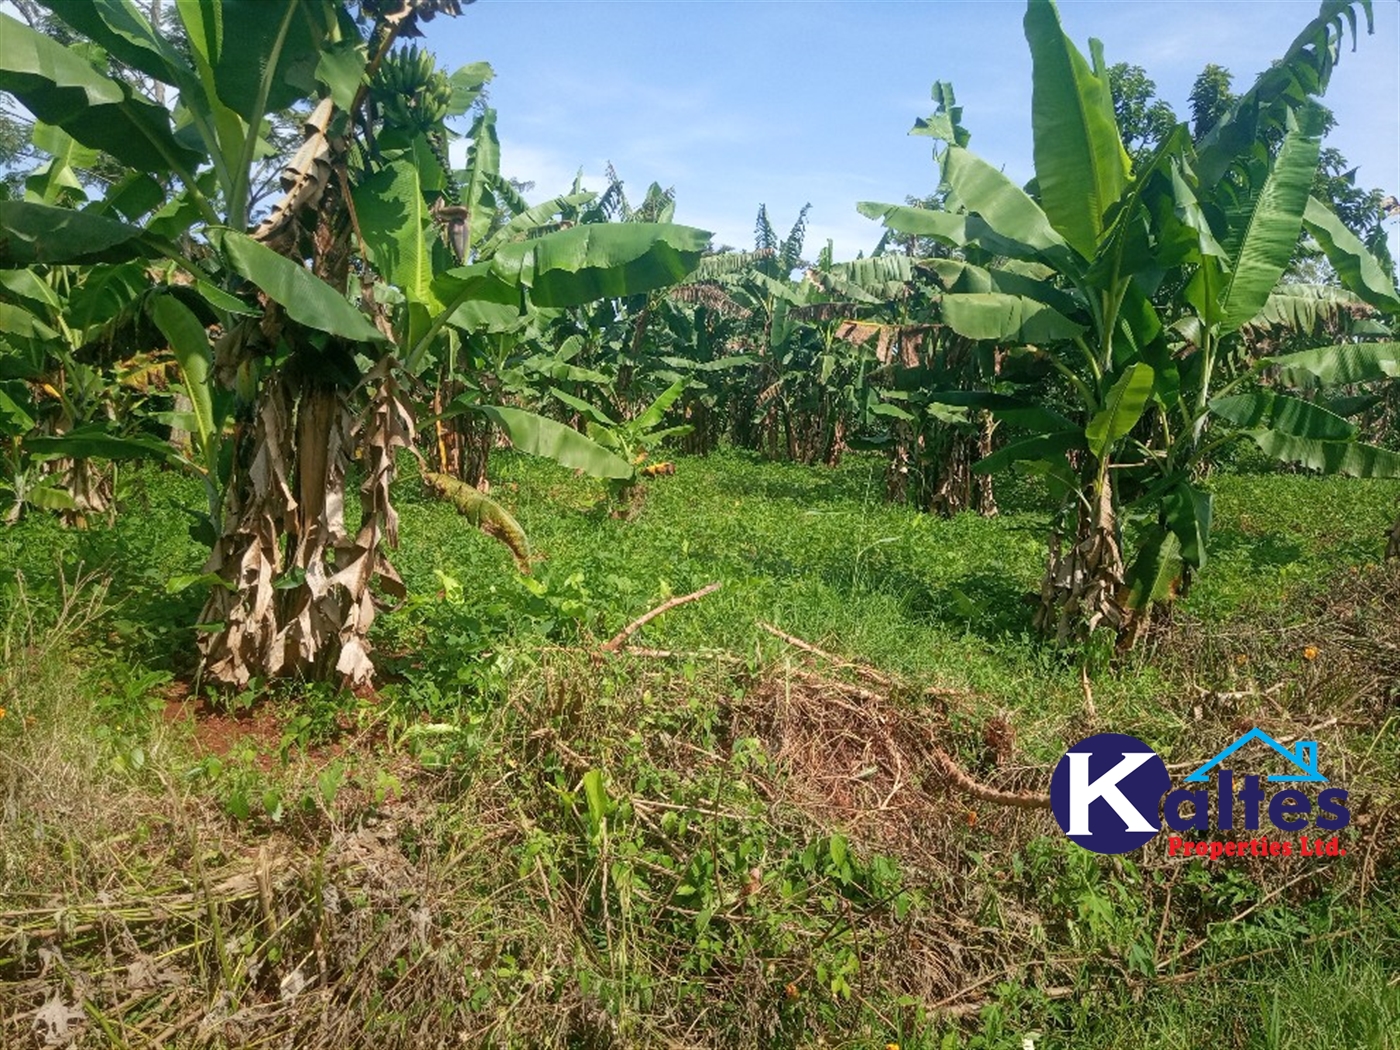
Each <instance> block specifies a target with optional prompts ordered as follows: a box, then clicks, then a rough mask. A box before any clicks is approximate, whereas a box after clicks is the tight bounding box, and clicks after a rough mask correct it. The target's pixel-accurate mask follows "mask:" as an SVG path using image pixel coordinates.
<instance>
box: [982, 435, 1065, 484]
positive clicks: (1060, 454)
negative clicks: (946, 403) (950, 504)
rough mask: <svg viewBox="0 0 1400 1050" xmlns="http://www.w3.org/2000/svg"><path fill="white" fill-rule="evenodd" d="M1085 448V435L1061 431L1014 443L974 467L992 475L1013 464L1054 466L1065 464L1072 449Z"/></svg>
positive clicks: (1003, 447)
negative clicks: (1029, 463)
mask: <svg viewBox="0 0 1400 1050" xmlns="http://www.w3.org/2000/svg"><path fill="white" fill-rule="evenodd" d="M1083 447H1084V435H1082V434H1081V433H1079V431H1077V430H1060V431H1056V432H1055V433H1053V434H1042V435H1040V436H1039V437H1033V438H1026V439H1025V440H1024V441H1013V442H1012V443H1011V444H1009V445H1004V446H1002V447H1001V448H999V449H997V450H996V451H995V452H993V453H992V454H991V455H990V456H986V457H984V458H983V459H979V460H978V461H977V462H976V463H974V464H973V465H972V469H973V471H974V472H975V473H978V474H991V473H993V472H995V471H998V470H1002V469H1004V468H1006V467H1009V466H1010V465H1011V464H1012V463H1028V462H1036V461H1041V460H1044V461H1046V462H1048V463H1050V464H1052V465H1054V464H1057V463H1063V462H1064V459H1065V454H1066V453H1067V452H1069V451H1070V450H1071V449H1076V448H1083Z"/></svg>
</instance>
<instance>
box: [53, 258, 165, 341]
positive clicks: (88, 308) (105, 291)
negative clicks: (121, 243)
mask: <svg viewBox="0 0 1400 1050" xmlns="http://www.w3.org/2000/svg"><path fill="white" fill-rule="evenodd" d="M150 288H151V278H150V274H149V272H148V267H147V264H146V263H144V262H141V261H138V260H134V259H133V260H132V261H131V262H124V263H111V264H107V263H101V264H98V265H96V266H91V267H88V269H87V270H86V272H85V273H84V274H83V281H82V283H81V284H80V285H78V286H77V287H76V288H73V289H72V290H71V291H70V292H69V293H68V312H67V321H68V324H69V325H71V326H72V327H74V328H76V329H78V330H79V331H83V330H87V329H92V328H96V327H98V326H100V325H106V324H110V323H111V321H112V319H113V318H115V317H118V316H120V315H121V314H123V313H124V312H125V311H127V310H128V309H130V308H131V307H132V305H133V304H135V303H136V302H137V301H138V300H140V298H141V297H142V296H143V295H145V294H146V293H147V292H148V291H150Z"/></svg>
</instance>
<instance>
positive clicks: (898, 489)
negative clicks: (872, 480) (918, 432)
mask: <svg viewBox="0 0 1400 1050" xmlns="http://www.w3.org/2000/svg"><path fill="white" fill-rule="evenodd" d="M893 431H894V433H893V437H894V451H893V453H891V455H890V462H889V465H888V466H887V467H886V468H885V500H886V501H887V502H889V503H902V502H904V500H905V499H906V498H907V497H908V494H909V472H910V471H911V470H913V469H914V468H913V462H914V457H915V453H916V452H917V442H918V439H917V438H916V437H915V435H914V428H913V427H911V426H910V425H909V424H908V423H906V422H905V421H904V420H902V419H901V420H898V421H896V422H895V425H894V428H893Z"/></svg>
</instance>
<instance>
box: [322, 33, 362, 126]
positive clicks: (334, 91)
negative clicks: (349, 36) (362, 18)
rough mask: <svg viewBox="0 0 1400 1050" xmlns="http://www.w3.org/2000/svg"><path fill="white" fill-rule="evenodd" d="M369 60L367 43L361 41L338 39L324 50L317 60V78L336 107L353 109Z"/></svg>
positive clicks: (342, 109) (347, 109)
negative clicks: (366, 49)
mask: <svg viewBox="0 0 1400 1050" xmlns="http://www.w3.org/2000/svg"><path fill="white" fill-rule="evenodd" d="M367 63H368V58H367V56H366V55H365V45H364V43H363V42H362V41H360V40H338V41H336V42H335V43H334V44H332V45H331V46H330V47H328V48H325V49H324V50H323V51H322V52H321V56H320V58H318V59H317V61H316V79H317V80H318V81H320V82H321V83H322V84H324V85H325V86H326V89H327V90H328V91H330V93H331V101H332V102H334V103H335V107H336V109H339V110H341V111H343V112H345V113H348V112H350V108H351V107H352V106H353V105H354V104H355V96H356V95H357V94H358V93H359V90H360V82H361V81H362V80H363V79H364V75H365V66H366V64H367Z"/></svg>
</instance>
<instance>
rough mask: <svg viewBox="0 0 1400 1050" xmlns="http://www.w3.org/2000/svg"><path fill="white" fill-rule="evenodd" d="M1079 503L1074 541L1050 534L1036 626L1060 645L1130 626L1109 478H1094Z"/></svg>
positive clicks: (1075, 518)
mask: <svg viewBox="0 0 1400 1050" xmlns="http://www.w3.org/2000/svg"><path fill="white" fill-rule="evenodd" d="M1082 495H1083V499H1082V500H1079V501H1077V502H1076V507H1075V513H1074V523H1075V531H1074V540H1073V542H1072V544H1071V545H1070V546H1069V547H1068V548H1066V547H1065V538H1066V537H1065V536H1064V534H1063V533H1062V532H1061V531H1059V530H1056V531H1055V532H1054V533H1053V534H1052V535H1051V538H1050V561H1049V565H1048V566H1047V567H1046V570H1045V577H1044V579H1043V580H1042V582H1041V586H1040V605H1039V608H1038V609H1037V610H1036V615H1035V626H1036V628H1037V629H1038V630H1039V631H1041V632H1042V633H1044V634H1046V635H1053V636H1054V638H1055V641H1056V642H1057V643H1064V642H1067V641H1069V640H1071V639H1078V638H1084V637H1087V636H1088V635H1089V634H1091V633H1092V632H1093V631H1094V630H1096V629H1098V628H1099V627H1111V628H1112V629H1113V630H1114V631H1115V632H1119V633H1120V634H1121V632H1123V631H1124V629H1125V628H1126V627H1128V626H1129V621H1130V620H1131V617H1132V613H1131V611H1130V610H1129V609H1128V608H1127V607H1126V606H1125V605H1124V604H1123V603H1122V601H1121V600H1120V595H1121V594H1122V593H1123V587H1124V584H1123V577H1124V564H1123V552H1122V548H1121V546H1120V544H1119V539H1118V523H1117V516H1116V512H1115V510H1114V507H1113V487H1112V482H1111V481H1110V479H1109V478H1108V477H1107V476H1104V477H1103V478H1102V479H1101V480H1100V479H1096V480H1095V481H1094V482H1093V483H1092V484H1091V485H1090V486H1089V487H1088V488H1087V489H1086V490H1085V492H1084V493H1083V494H1082Z"/></svg>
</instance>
